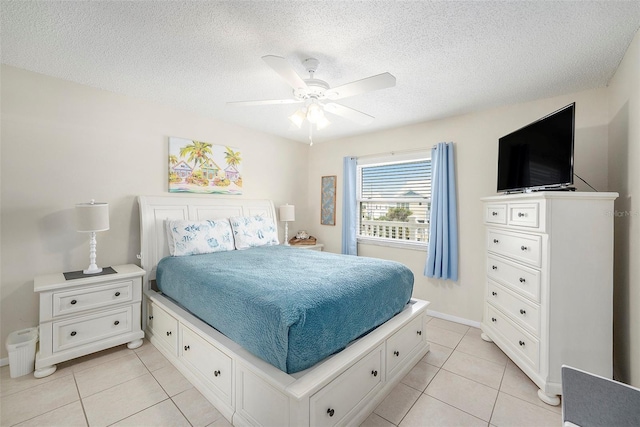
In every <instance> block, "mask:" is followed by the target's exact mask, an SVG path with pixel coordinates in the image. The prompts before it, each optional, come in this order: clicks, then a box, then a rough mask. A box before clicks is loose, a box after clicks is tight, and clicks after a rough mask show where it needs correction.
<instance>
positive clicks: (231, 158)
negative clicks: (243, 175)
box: [224, 147, 242, 166]
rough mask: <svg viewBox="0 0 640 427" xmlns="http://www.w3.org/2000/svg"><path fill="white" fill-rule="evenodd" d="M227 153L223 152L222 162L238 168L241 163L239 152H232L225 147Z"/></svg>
mask: <svg viewBox="0 0 640 427" xmlns="http://www.w3.org/2000/svg"><path fill="white" fill-rule="evenodd" d="M225 148H226V149H227V151H225V152H224V160H225V161H226V162H227V164H228V165H229V166H238V165H239V164H240V162H241V161H242V158H241V157H240V152H239V151H233V150H232V149H231V148H230V147H225Z"/></svg>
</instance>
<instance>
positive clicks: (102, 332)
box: [52, 306, 133, 353]
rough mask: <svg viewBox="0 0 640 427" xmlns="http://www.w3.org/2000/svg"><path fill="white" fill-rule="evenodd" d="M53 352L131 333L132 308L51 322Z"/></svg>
mask: <svg viewBox="0 0 640 427" xmlns="http://www.w3.org/2000/svg"><path fill="white" fill-rule="evenodd" d="M52 326H53V352H54V353H55V352H56V351H61V350H66V349H69V348H73V347H78V346H81V345H84V344H89V343H92V342H95V341H99V340H103V339H106V338H109V337H113V336H116V335H120V334H124V333H127V332H131V331H132V330H133V328H132V307H131V306H127V307H122V308H118V309H114V310H109V311H103V312H101V313H96V314H92V315H88V316H82V317H76V318H73V319H69V320H62V321H59V322H53V325H52Z"/></svg>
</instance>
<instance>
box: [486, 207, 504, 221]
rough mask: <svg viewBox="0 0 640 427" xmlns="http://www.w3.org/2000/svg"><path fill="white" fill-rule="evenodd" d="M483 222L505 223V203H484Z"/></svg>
mask: <svg viewBox="0 0 640 427" xmlns="http://www.w3.org/2000/svg"><path fill="white" fill-rule="evenodd" d="M484 222H485V223H487V224H506V223H507V205H506V204H503V203H499V204H487V205H485V206H484Z"/></svg>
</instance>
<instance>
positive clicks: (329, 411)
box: [327, 408, 336, 417]
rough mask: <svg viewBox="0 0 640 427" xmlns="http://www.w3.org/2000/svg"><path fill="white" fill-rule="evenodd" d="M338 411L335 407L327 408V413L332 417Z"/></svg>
mask: <svg viewBox="0 0 640 427" xmlns="http://www.w3.org/2000/svg"><path fill="white" fill-rule="evenodd" d="M335 413H336V411H334V410H333V409H331V408H329V409H327V414H329V416H330V417H333V414H335Z"/></svg>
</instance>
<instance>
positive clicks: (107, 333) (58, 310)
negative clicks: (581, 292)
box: [33, 264, 145, 378]
mask: <svg viewBox="0 0 640 427" xmlns="http://www.w3.org/2000/svg"><path fill="white" fill-rule="evenodd" d="M113 269H114V270H115V271H116V273H114V274H105V275H98V276H90V275H87V276H84V277H81V278H79V279H71V280H66V279H65V277H64V275H63V273H57V274H48V275H45V276H38V277H36V278H35V279H34V281H33V290H34V292H39V293H40V343H39V350H38V352H37V353H36V370H35V372H34V374H33V375H34V376H35V377H36V378H43V377H46V376H48V375H51V374H53V373H54V372H55V371H56V364H57V363H60V362H64V361H66V360H69V359H73V358H76V357H80V356H84V355H86V354H89V353H94V352H96V351H100V350H104V349H107V348H110V347H115V346H117V345H120V344H124V343H128V347H129V348H131V349H133V348H137V347H140V346H141V345H142V339H143V338H144V332H143V331H142V328H141V314H140V313H141V301H142V276H143V275H144V274H145V271H144V270H143V269H141V268H140V267H138V266H136V265H133V264H127V265H116V266H113Z"/></svg>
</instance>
